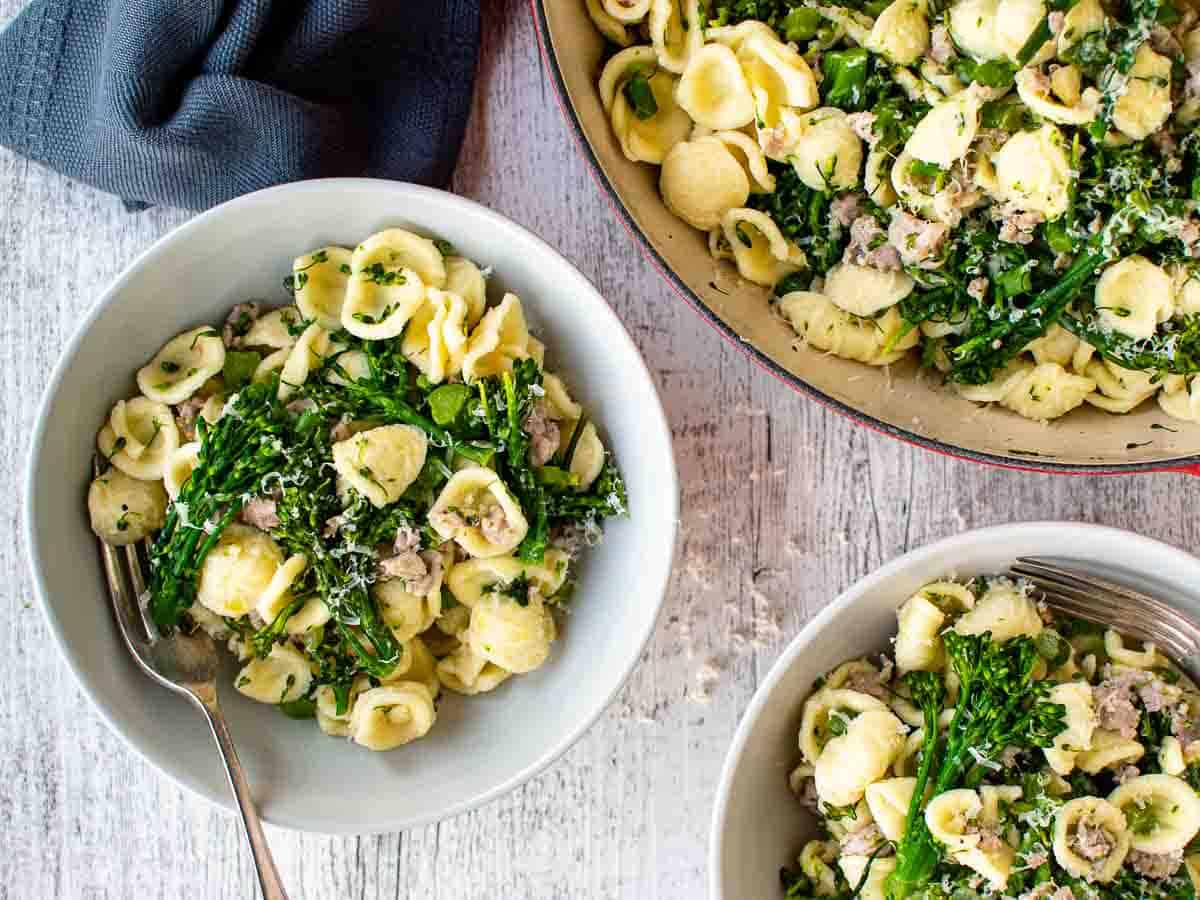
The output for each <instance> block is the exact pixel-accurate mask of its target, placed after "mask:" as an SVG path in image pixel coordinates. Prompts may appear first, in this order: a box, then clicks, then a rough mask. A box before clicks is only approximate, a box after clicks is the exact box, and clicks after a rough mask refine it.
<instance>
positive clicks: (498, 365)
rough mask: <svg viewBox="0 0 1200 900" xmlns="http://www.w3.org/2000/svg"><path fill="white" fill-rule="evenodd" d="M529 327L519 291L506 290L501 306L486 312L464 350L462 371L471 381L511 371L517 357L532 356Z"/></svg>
mask: <svg viewBox="0 0 1200 900" xmlns="http://www.w3.org/2000/svg"><path fill="white" fill-rule="evenodd" d="M530 340H531V338H530V335H529V328H528V326H527V325H526V324H525V311H524V310H523V309H522V308H521V300H520V298H519V297H517V295H516V294H505V295H504V299H503V300H501V301H500V305H499V306H494V307H492V308H491V309H489V310H488V311H487V312H486V313H484V314H483V318H482V319H480V321H479V324H478V325H476V326H475V330H474V331H473V332H471V337H470V339H469V340H468V341H467V349H466V352H465V353H464V354H463V361H462V374H463V377H464V378H465V379H466V380H467V381H475V380H476V379H479V378H488V377H490V376H492V375H499V374H500V373H501V372H511V371H512V365H513V360H516V359H528V358H529V356H530Z"/></svg>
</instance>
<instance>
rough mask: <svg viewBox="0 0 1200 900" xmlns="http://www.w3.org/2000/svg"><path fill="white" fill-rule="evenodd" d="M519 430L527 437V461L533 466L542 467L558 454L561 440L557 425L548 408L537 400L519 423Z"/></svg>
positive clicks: (544, 403)
mask: <svg viewBox="0 0 1200 900" xmlns="http://www.w3.org/2000/svg"><path fill="white" fill-rule="evenodd" d="M521 430H522V431H524V432H525V433H526V434H527V435H529V461H530V462H531V463H533V464H534V465H535V466H544V465H545V464H546V463H548V462H549V461H550V459H551V457H553V456H554V454H555V453H557V452H558V444H559V441H560V439H561V437H560V435H559V431H558V423H557V422H555V421H554V420H553V419H551V418H550V412H549V408H548V407H547V406H546V402H545V401H544V400H539V401H538V402H537V403H535V404H534V405H533V409H531V410H530V411H529V415H527V416H526V417H525V421H524V422H522V423H521Z"/></svg>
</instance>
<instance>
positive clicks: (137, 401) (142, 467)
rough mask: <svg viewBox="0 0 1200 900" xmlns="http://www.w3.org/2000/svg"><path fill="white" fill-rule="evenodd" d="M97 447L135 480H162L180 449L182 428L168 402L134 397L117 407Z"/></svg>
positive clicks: (119, 403)
mask: <svg viewBox="0 0 1200 900" xmlns="http://www.w3.org/2000/svg"><path fill="white" fill-rule="evenodd" d="M96 445H97V447H99V449H100V454H101V455H102V456H103V457H104V458H105V459H107V460H108V461H109V462H110V463H111V464H112V465H114V466H116V467H117V468H118V469H120V470H121V471H122V472H124V473H125V474H126V475H128V476H130V477H131V478H140V479H142V480H143V481H159V480H161V479H162V477H163V470H164V469H165V467H166V464H167V460H168V459H169V458H170V456H171V454H172V453H174V452H175V450H176V449H177V448H178V447H179V428H178V427H177V426H176V424H175V416H174V415H173V414H172V412H171V408H170V407H169V406H167V405H166V404H165V403H159V402H157V401H155V400H149V399H147V398H145V397H134V398H133V399H132V400H121V401H119V402H118V403H117V405H116V406H114V407H113V411H112V414H111V415H110V416H109V420H108V424H107V425H105V426H104V427H103V428H101V429H100V433H99V435H97V437H96Z"/></svg>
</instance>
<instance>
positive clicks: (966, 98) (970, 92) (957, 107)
mask: <svg viewBox="0 0 1200 900" xmlns="http://www.w3.org/2000/svg"><path fill="white" fill-rule="evenodd" d="M907 2H911V0H896V3H894V4H893V5H896V4H898V3H907ZM982 107H983V96H982V94H981V93H980V92H979V91H977V90H975V89H974V88H968V89H967V90H965V91H959V92H958V93H957V94H955V95H954V96H953V97H950V98H948V99H946V100H943V101H942V102H941V103H939V104H937V105H936V106H935V107H933V109H931V110H929V112H927V113H926V114H925V115H924V116H923V117H922V119H921V121H920V122H918V123H917V127H916V128H914V129H913V133H912V134H911V135H909V138H908V140H907V141H906V142H905V144H904V151H905V152H906V153H908V154H909V155H910V156H912V157H915V158H916V159H920V160H924V161H925V162H930V163H933V164H935V165H937V166H940V167H942V168H943V169H948V168H950V166H952V165H953V164H954V163H955V162H957V161H958V160H960V159H962V158H963V157H964V156H965V155H966V153H967V150H968V149H969V148H970V146H971V144H972V142H973V141H974V140H975V135H976V133H978V131H979V110H980V109H981V108H982Z"/></svg>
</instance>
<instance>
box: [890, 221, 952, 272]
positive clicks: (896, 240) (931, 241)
mask: <svg viewBox="0 0 1200 900" xmlns="http://www.w3.org/2000/svg"><path fill="white" fill-rule="evenodd" d="M948 233H949V229H948V228H947V227H946V226H945V225H943V224H942V223H941V222H926V221H925V220H924V219H919V218H917V217H916V216H914V215H912V214H911V213H906V212H901V213H897V214H896V215H895V216H894V217H893V218H892V224H891V225H889V226H888V241H889V242H890V243H891V244H892V246H894V247H895V248H896V249H897V250H898V251H899V252H900V259H901V260H903V261H904V264H905V265H910V266H911V265H918V264H920V263H923V262H925V261H927V260H929V259H931V258H933V257H936V256H937V254H938V253H939V252H941V249H942V245H943V244H944V243H945V242H946V235H947V234H948Z"/></svg>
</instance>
